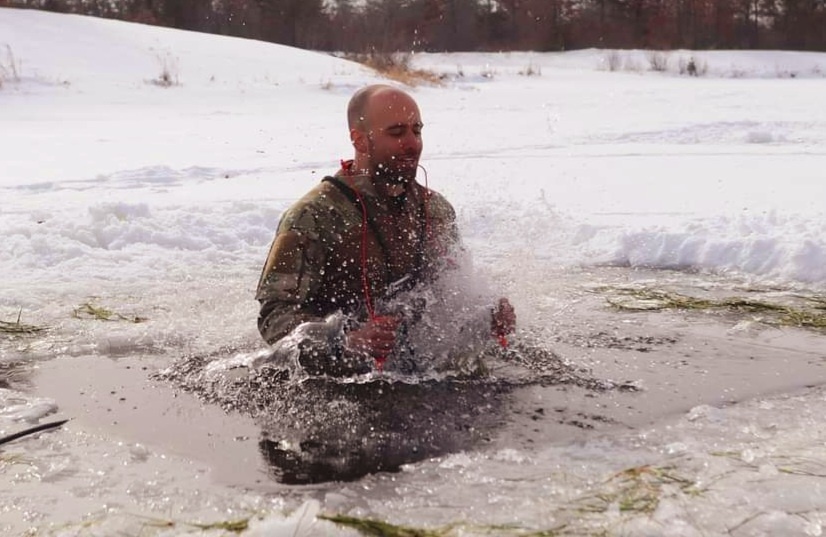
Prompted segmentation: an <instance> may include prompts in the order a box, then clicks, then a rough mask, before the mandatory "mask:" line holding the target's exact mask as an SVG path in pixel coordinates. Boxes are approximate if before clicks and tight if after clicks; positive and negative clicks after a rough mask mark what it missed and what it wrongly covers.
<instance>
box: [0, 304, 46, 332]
mask: <svg viewBox="0 0 826 537" xmlns="http://www.w3.org/2000/svg"><path fill="white" fill-rule="evenodd" d="M22 314H23V312H22V310H21V311H20V312H18V313H17V320H16V321H15V322H13V323H11V322H8V321H0V333H2V334H12V335H33V334H37V333H38V332H42V331H44V330H45V328H44V327H42V326H35V325H31V324H23V323H22V322H21V318H22Z"/></svg>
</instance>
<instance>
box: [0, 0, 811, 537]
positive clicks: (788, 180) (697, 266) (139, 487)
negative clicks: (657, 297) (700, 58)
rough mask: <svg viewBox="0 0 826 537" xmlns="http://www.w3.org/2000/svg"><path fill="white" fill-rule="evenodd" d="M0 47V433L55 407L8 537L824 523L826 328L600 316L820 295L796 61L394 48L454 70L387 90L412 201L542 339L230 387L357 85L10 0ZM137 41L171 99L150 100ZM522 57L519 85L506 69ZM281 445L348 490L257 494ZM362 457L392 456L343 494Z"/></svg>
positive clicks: (35, 439)
mask: <svg viewBox="0 0 826 537" xmlns="http://www.w3.org/2000/svg"><path fill="white" fill-rule="evenodd" d="M0 34H2V35H3V36H4V40H6V41H8V43H9V44H10V47H11V48H12V50H13V52H14V54H15V57H17V58H20V59H21V61H22V65H23V66H24V74H23V76H22V79H21V80H20V81H16V82H11V83H7V84H5V85H4V88H3V90H1V91H0V100H2V105H3V128H2V129H0V146H2V147H3V148H4V149H6V150H7V152H8V155H11V158H4V159H2V161H0V197H2V200H3V203H2V204H0V231H2V240H0V273H2V275H3V278H2V280H0V320H2V321H6V322H13V321H15V320H16V319H17V318H18V316H19V317H20V319H21V322H22V323H24V324H28V325H32V326H34V327H44V328H45V329H46V330H45V331H41V332H36V333H34V334H31V335H15V336H6V335H5V334H3V335H2V336H0V338H1V339H0V436H5V435H7V434H11V433H14V432H16V431H19V430H21V429H25V428H28V427H30V426H32V425H35V424H37V423H44V422H48V421H52V420H58V419H64V418H71V421H70V422H69V423H67V424H66V425H64V426H63V427H62V428H60V429H58V430H55V431H51V432H48V433H40V434H37V435H34V436H30V437H27V438H24V439H21V440H18V441H15V442H10V443H8V444H4V445H2V446H0V533H2V534H4V535H5V534H10V535H18V534H24V533H31V534H38V535H107V536H108V535H113V534H118V533H124V534H128V535H153V534H155V535H179V534H210V535H215V534H221V533H225V534H226V533H227V532H228V531H229V529H221V528H220V527H211V528H210V527H207V526H208V525H209V524H210V523H213V522H223V523H226V522H232V521H238V520H245V519H248V518H250V522H249V529H248V530H247V531H246V534H248V535H273V534H275V535H278V534H279V533H278V532H279V531H282V532H283V534H286V535H325V534H328V535H343V534H348V533H349V534H352V531H350V530H346V529H343V528H341V527H338V526H335V525H333V524H332V523H330V522H326V521H323V520H321V519H318V518H317V517H316V516H315V515H316V514H320V513H326V514H334V513H346V514H350V515H354V516H362V517H371V518H379V519H383V520H388V521H390V522H394V523H402V524H410V525H414V526H427V527H439V526H442V525H452V526H451V527H452V528H453V529H452V531H453V534H456V535H489V534H491V532H493V533H494V534H504V535H508V534H510V535H519V534H520V533H524V532H523V529H524V530H543V531H545V530H553V529H557V530H558V533H562V534H564V533H565V532H568V533H570V534H589V533H590V534H603V533H608V534H619V535H622V534H631V535H720V534H731V535H820V534H822V527H821V524H822V520H823V517H824V515H826V513H824V501H823V486H822V484H821V483H822V480H823V475H824V470H823V467H824V465H826V453H824V450H823V446H824V445H826V444H824V441H826V439H824V438H823V427H822V426H821V424H820V423H819V419H820V416H822V415H823V413H824V410H826V409H824V405H826V398H825V397H824V391H823V388H822V386H823V385H824V381H826V374H824V372H823V361H824V358H825V356H824V350H823V349H824V345H823V337H824V336H823V334H822V333H821V332H816V331H812V330H801V329H798V328H793V327H788V326H782V325H778V324H776V323H775V321H776V317H773V316H772V315H771V314H769V313H766V312H739V313H736V312H729V311H723V310H708V311H706V310H700V311H693V312H685V311H679V310H666V311H640V312H625V311H618V310H616V309H614V308H611V307H609V305H608V300H609V299H611V300H614V301H617V300H628V295H627V294H623V292H624V291H623V290H627V289H629V288H631V289H639V288H643V289H656V290H667V291H671V292H677V293H682V294H686V295H690V296H695V297H702V298H717V299H720V298H727V297H733V296H738V297H746V298H756V299H759V300H764V301H770V302H774V303H781V304H790V305H793V306H795V307H798V308H799V307H803V306H806V307H809V308H811V307H812V305H813V304H816V302H813V301H811V300H809V299H810V298H816V297H818V296H819V297H821V299H822V296H823V294H824V287H823V286H824V283H825V282H826V272H824V270H825V269H824V267H826V253H825V252H826V243H824V237H826V233H824V226H826V222H824V219H823V211H822V200H823V199H826V186H824V182H823V181H822V170H823V169H824V168H826V163H824V158H825V157H826V153H824V150H823V147H824V145H823V142H824V140H826V117H825V116H824V110H826V109H824V108H823V107H822V106H821V104H820V103H821V101H822V96H823V94H824V80H823V77H822V75H818V76H816V73H817V72H821V73H822V72H824V70H826V68H819V66H826V60H824V57H823V55H822V54H791V55H790V54H781V53H776V52H772V51H763V52H754V53H743V52H737V53H734V52H726V51H716V52H714V53H708V56H707V58H704V59H706V60H707V61H708V63H709V71H710V73H711V75H710V76H708V77H706V78H703V79H697V80H695V79H691V80H687V79H684V78H680V77H678V76H676V75H674V74H673V73H666V74H663V75H660V74H652V73H647V72H637V73H609V72H605V71H600V70H599V62H600V61H601V60H602V59H604V54H605V53H603V52H602V51H593V50H592V51H581V52H574V53H566V54H545V55H540V54H527V55H519V54H513V55H511V54H485V55H433V56H431V55H423V56H417V57H416V58H415V61H416V62H420V65H422V66H424V67H427V68H433V69H436V70H439V71H445V72H450V73H455V72H456V71H457V66H459V65H461V66H462V68H463V69H464V71H465V77H464V78H463V79H459V78H452V77H449V82H448V83H447V84H446V85H445V86H442V87H438V88H436V87H427V88H424V87H423V88H418V89H415V90H412V91H413V92H414V94H415V97H416V98H417V100H418V101H419V102H420V104H421V106H422V111H423V114H424V116H425V123H426V124H427V128H426V130H425V136H426V140H425V146H426V149H425V153H424V157H423V164H424V165H425V167H426V168H427V170H428V174H429V180H430V186H431V187H433V188H436V189H437V190H439V191H441V192H442V193H444V194H445V195H446V196H447V197H448V199H450V200H451V201H452V202H453V203H454V205H455V207H456V209H457V215H458V221H459V225H460V227H461V230H462V234H463V237H464V239H465V244H466V245H467V247H468V250H469V251H470V252H471V253H472V254H473V257H474V259H475V263H476V265H477V267H478V269H479V272H480V274H481V275H483V276H485V278H486V279H487V280H489V281H490V282H491V287H492V288H494V289H496V290H498V291H501V293H502V294H505V295H507V296H508V297H510V298H511V300H512V301H513V302H514V304H515V305H516V309H517V312H518V315H519V326H520V332H519V334H518V335H517V336H516V337H514V338H513V340H512V342H511V343H512V349H513V350H515V351H516V350H519V349H525V348H533V349H537V348H538V349H542V350H543V352H539V353H535V352H534V353H531V352H523V353H522V354H521V358H518V359H515V360H510V361H508V360H504V359H502V357H499V358H497V357H495V356H491V357H488V358H487V359H486V361H487V363H488V365H489V366H490V367H489V369H490V374H489V375H488V376H487V377H485V378H483V379H467V378H449V377H431V378H428V379H426V380H422V381H420V382H418V383H409V382H405V383H402V384H400V385H398V386H396V385H388V383H387V382H386V381H387V380H388V379H384V380H382V381H380V382H372V383H367V382H364V383H362V384H359V385H357V386H351V385H346V386H338V385H335V384H328V385H321V386H319V385H317V383H316V384H313V383H307V384H306V385H290V384H287V385H284V384H280V383H279V382H274V383H273V384H268V385H266V388H267V389H264V390H255V389H251V388H253V387H252V386H251V385H250V384H248V381H249V379H250V378H251V377H250V376H249V375H248V372H245V371H244V370H243V368H238V367H235V368H227V367H225V366H226V365H227V364H229V363H232V362H233V361H234V363H235V365H239V364H243V363H245V361H246V360H248V359H251V358H254V357H256V356H259V354H260V353H261V352H265V349H264V346H263V345H262V343H261V342H260V339H259V336H258V334H257V332H256V329H255V317H256V314H257V310H256V304H255V302H254V300H253V299H252V296H253V294H254V287H255V282H256V281H257V278H258V274H259V271H260V268H261V264H262V262H263V259H264V257H265V255H266V251H267V247H268V245H269V241H270V240H271V238H272V233H273V230H274V228H275V226H276V223H277V221H278V218H279V216H280V214H281V212H282V211H283V210H284V209H285V208H286V207H287V206H288V205H289V204H290V203H291V202H292V201H293V200H295V199H296V198H297V197H299V196H300V195H302V194H303V193H304V192H305V191H306V190H307V189H308V188H309V187H310V185H311V184H314V183H315V182H316V181H317V180H318V179H319V178H320V177H321V176H322V175H324V174H326V173H330V172H332V171H334V169H335V167H336V166H337V162H338V158H340V157H345V156H347V155H348V154H349V151H350V150H351V149H350V147H349V145H348V144H347V139H346V130H345V129H344V116H343V110H344V109H345V106H346V101H347V99H348V98H349V96H350V94H351V93H352V91H353V90H354V88H356V87H358V86H360V85H362V84H365V83H370V82H375V81H378V79H377V78H376V77H375V76H374V75H372V74H370V73H368V72H367V71H365V70H363V69H362V68H361V67H359V66H356V65H354V64H351V63H347V62H343V61H341V60H338V59H334V58H330V57H327V56H323V55H314V54H308V53H305V52H297V51H293V50H290V49H287V48H284V47H277V46H272V45H266V44H262V43H256V42H249V41H243V40H226V39H225V38H221V37H211V36H202V35H198V34H192V33H186V32H175V31H171V30H169V29H158V28H151V27H148V26H136V25H126V24H122V23H118V22H116V21H101V20H95V19H88V18H82V17H68V16H59V15H54V14H45V13H39V12H35V11H13V10H7V9H0ZM77 36H83V39H78V37H77ZM57 51H59V53H58V52H57ZM112 51H118V54H117V55H114V54H110V52H112ZM159 51H162V52H161V54H169V55H171V56H174V57H176V58H177V59H178V60H179V65H180V66H181V73H180V75H181V81H182V84H181V85H180V86H178V87H174V88H168V89H161V88H158V87H156V86H153V85H151V84H147V83H146V80H147V79H151V78H152V77H154V76H156V75H157V68H158V65H157V56H158V54H159ZM629 54H630V53H629ZM634 54H638V53H634ZM639 54H644V53H642V52H640V53H639ZM115 58H117V61H115ZM531 62H532V64H533V65H536V66H537V67H541V68H542V76H540V77H524V76H520V75H519V74H518V72H519V71H520V70H522V69H524V67H525V65H527V64H528V63H531ZM482 69H486V70H487V71H488V72H490V73H492V74H493V75H494V76H493V77H484V76H481V74H480V73H481V71H482ZM787 69H794V70H795V71H796V72H797V73H799V76H798V77H797V78H796V79H794V80H791V79H788V78H781V79H778V78H777V76H778V73H779V72H780V71H783V70H787ZM818 69H819V71H818ZM735 74H737V76H740V77H741V78H737V79H732V78H731V77H732V76H735ZM742 77H745V78H742ZM66 82H68V84H67V83H66ZM297 126H300V128H297ZM285 133H288V134H289V136H285ZM605 265H612V266H614V268H610V267H608V266H605ZM645 267H650V268H651V269H653V270H647V269H646V268H645ZM668 269H679V271H674V272H672V271H669V270H668ZM95 312H97V313H95ZM107 312H108V313H107ZM104 319H106V320H104ZM544 351H547V352H544ZM186 364H189V365H190V366H192V367H191V368H190V369H186V368H184V367H183V366H184V365H186ZM210 364H212V365H210ZM170 368H173V371H176V369H175V368H179V369H177V371H178V372H179V373H181V374H180V375H177V376H166V377H165V376H164V375H160V376H159V373H161V372H164V371H168V370H169V369H170ZM210 375H212V376H211V377H210ZM269 380H273V379H269ZM275 380H277V379H275ZM395 380H397V381H399V380H401V379H395ZM408 380H409V379H408ZM202 381H203V382H202ZM213 381H214V382H213ZM606 385H608V386H611V387H614V388H613V389H597V388H598V387H600V386H602V387H605V386H606ZM621 386H628V387H636V388H638V391H631V390H623V389H619V388H617V387H621ZM379 387H380V388H381V389H382V393H381V394H376V393H371V392H372V389H373V388H379ZM269 388H273V389H274V390H276V393H274V394H273V393H270V392H269V391H268V389H269ZM282 388H283V389H284V391H283V392H282V391H277V389H282ZM376 391H378V390H376ZM365 393H366V394H369V397H366V399H367V404H366V405H365V406H362V405H361V404H360V400H361V399H363V398H362V395H365ZM316 394H318V395H319V399H315V398H314V396H315V395H316ZM330 401H333V402H335V403H336V405H335V406H332V408H327V406H326V403H328V402H330ZM399 401H401V402H402V403H403V404H402V405H400V406H398V407H397V406H395V404H396V403H397V402H399ZM240 403H244V404H240ZM267 405H274V408H275V409H277V410H283V411H284V412H283V413H278V414H268V413H267V412H266V409H267V408H270V407H268V406H267ZM408 407H409V408H408ZM261 409H263V411H262V410H261ZM406 411H407V412H406ZM405 412H406V413H407V416H406V415H405ZM410 414H412V415H413V417H412V418H410V416H409V415H410ZM325 417H331V418H332V419H329V420H327V419H325ZM371 426H373V430H370V427H371ZM308 431H315V432H317V433H324V434H317V435H316V438H309V440H310V441H309V442H306V441H307V440H308V438H307V432H308ZM326 437H333V443H332V444H330V443H329V442H327V443H325V442H324V440H329V438H326ZM361 438H366V439H367V440H368V443H367V444H366V445H362V446H359V447H357V448H356V449H352V448H353V445H354V444H353V442H356V443H358V441H359V440H360V439H361ZM276 441H277V442H276ZM302 441H305V448H306V452H305V451H299V452H296V451H292V453H305V454H306V456H307V458H306V460H307V461H310V462H312V461H317V460H322V461H323V460H325V458H326V459H327V460H329V459H330V457H329V456H328V455H331V453H330V452H329V450H328V449H327V448H329V446H331V445H332V446H333V447H334V448H335V449H339V450H340V448H350V449H349V452H350V453H351V454H354V455H355V456H354V460H356V462H357V463H359V464H357V465H356V469H357V470H358V471H357V472H354V473H353V474H351V475H348V476H347V477H348V478H353V480H352V481H341V482H324V483H317V484H312V485H287V484H283V483H280V482H279V479H281V480H282V481H283V480H284V472H283V468H284V467H285V464H284V462H285V461H284V455H285V454H284V453H283V451H284V450H283V449H282V452H280V453H279V452H278V451H277V449H270V448H284V447H290V448H294V447H295V445H296V444H297V445H298V448H299V449H300V448H301V443H302ZM267 442H270V443H269V444H268V443H267ZM282 442H283V443H282ZM336 442H339V444H338V446H337V445H336ZM262 445H263V446H264V447H265V449H262V448H261V446H262ZM267 446H269V447H267ZM325 450H327V451H325ZM332 455H333V456H334V457H335V456H337V453H335V452H333V453H332ZM385 455H386V457H385ZM359 457H361V459H359ZM274 459H275V460H274ZM273 460H274V462H276V463H277V464H275V465H271V464H270V463H271V462H273ZM287 462H290V461H287ZM299 462H300V461H299ZM345 462H346V461H345ZM362 463H363V464H362ZM381 465H385V467H386V468H387V470H390V469H395V468H396V467H400V468H399V469H398V471H393V472H391V471H380V472H376V473H370V474H368V475H366V476H363V477H357V474H359V473H361V472H362V471H364V470H370V469H371V467H372V469H376V468H377V467H381ZM331 467H332V469H333V470H336V471H340V470H341V469H342V468H345V469H346V468H347V465H346V464H340V465H327V467H325V468H322V469H323V470H324V471H325V472H328V471H329V470H330V468H331ZM293 468H301V467H300V465H295V464H294V465H293ZM302 471H303V470H302ZM290 513H292V514H290ZM288 517H292V518H288ZM199 524H200V526H199ZM204 524H206V525H207V526H205V525H204ZM494 525H495V526H496V528H497V529H496V530H491V527H492V526H494Z"/></svg>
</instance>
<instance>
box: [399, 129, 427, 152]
mask: <svg viewBox="0 0 826 537" xmlns="http://www.w3.org/2000/svg"><path fill="white" fill-rule="evenodd" d="M421 143H422V141H421V139H420V138H419V137H418V136H416V134H415V133H414V132H413V131H407V132H406V133H405V135H404V136H402V137H401V138H400V139H399V145H401V147H402V149H405V150H410V149H418V148H419V146H420V145H421Z"/></svg>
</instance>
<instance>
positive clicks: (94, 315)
mask: <svg viewBox="0 0 826 537" xmlns="http://www.w3.org/2000/svg"><path fill="white" fill-rule="evenodd" d="M72 316H73V317H74V318H76V319H87V320H89V319H91V320H95V321H127V322H130V323H142V322H145V321H146V320H147V319H146V318H145V317H138V316H137V315H135V316H131V317H129V316H126V315H122V314H120V313H118V312H116V311H112V310H110V309H107V308H104V307H103V306H95V305H94V304H92V303H91V302H86V303H84V304H81V305H80V306H78V307H76V308H75V309H74V311H73V313H72Z"/></svg>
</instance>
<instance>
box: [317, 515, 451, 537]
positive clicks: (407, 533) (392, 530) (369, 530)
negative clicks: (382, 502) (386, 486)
mask: <svg viewBox="0 0 826 537" xmlns="http://www.w3.org/2000/svg"><path fill="white" fill-rule="evenodd" d="M318 518H320V519H322V520H329V521H330V522H333V523H335V524H339V525H341V526H346V527H348V528H352V529H354V530H356V531H358V532H359V533H361V534H362V535H368V536H371V537H445V536H446V535H447V532H448V531H449V530H447V529H441V530H427V529H421V528H409V527H406V526H396V525H394V524H389V523H387V522H382V521H380V520H373V519H370V518H358V517H352V516H347V515H329V516H328V515H319V516H318Z"/></svg>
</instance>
